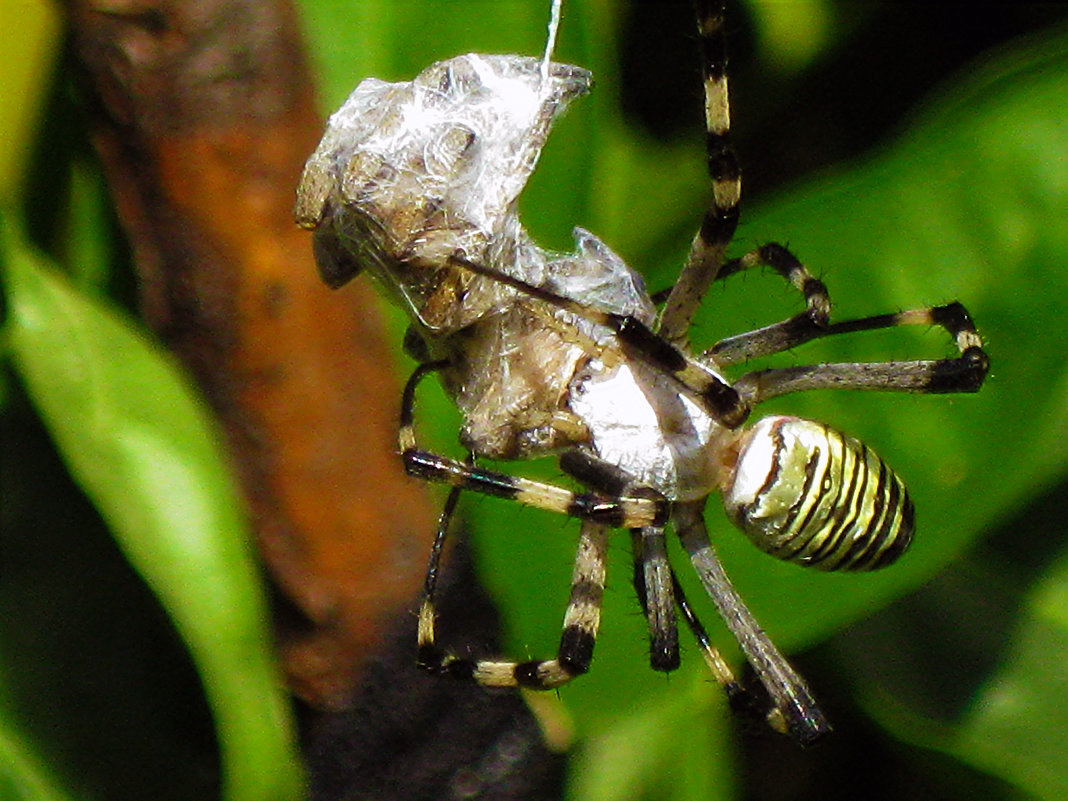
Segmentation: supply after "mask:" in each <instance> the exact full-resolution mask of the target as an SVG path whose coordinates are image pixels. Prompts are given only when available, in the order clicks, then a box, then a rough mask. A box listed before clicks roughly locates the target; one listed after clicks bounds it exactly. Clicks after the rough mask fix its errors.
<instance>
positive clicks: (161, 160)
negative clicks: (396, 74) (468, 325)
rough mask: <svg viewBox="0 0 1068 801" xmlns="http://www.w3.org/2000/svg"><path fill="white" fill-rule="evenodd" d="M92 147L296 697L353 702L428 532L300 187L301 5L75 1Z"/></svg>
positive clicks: (308, 104) (308, 123)
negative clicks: (229, 461)
mask: <svg viewBox="0 0 1068 801" xmlns="http://www.w3.org/2000/svg"><path fill="white" fill-rule="evenodd" d="M69 10H70V15H71V21H72V30H73V32H74V39H75V45H76V48H77V50H78V53H79V55H80V56H81V60H82V62H83V64H84V65H85V66H86V68H87V69H88V72H89V78H90V82H91V84H92V86H93V87H94V90H95V92H94V99H95V102H96V108H95V109H94V111H95V112H96V113H95V115H94V124H95V128H94V131H93V135H94V141H95V144H96V146H97V149H98V151H99V153H100V154H101V156H102V158H103V161H104V165H105V169H106V172H107V175H108V179H109V181H110V184H111V187H112V191H113V195H114V198H115V202H116V204H117V206H118V209H119V212H120V217H121V219H122V222H123V224H124V226H125V228H126V230H127V232H128V234H129V237H130V241H131V243H132V247H133V250H134V255H135V261H136V266H137V269H138V272H139V275H140V278H141V298H142V307H143V311H144V315H145V318H146V320H147V321H148V322H149V324H150V325H151V326H152V327H153V328H155V330H156V331H157V332H158V333H159V335H160V336H161V337H162V338H163V340H164V341H165V342H166V344H167V345H168V346H169V347H171V348H172V349H173V350H174V351H175V352H176V353H177V354H178V355H179V356H180V358H181V359H182V360H183V362H184V363H185V364H186V365H187V366H188V368H189V369H190V371H191V372H192V374H193V376H194V377H195V379H196V380H197V382H198V383H199V385H200V386H201V387H202V389H203V391H204V392H205V394H206V396H207V398H208V399H209V402H210V403H211V405H212V406H213V407H214V408H215V410H216V412H217V414H218V416H219V419H220V420H221V421H222V424H223V426H224V429H225V431H226V434H227V436H228V439H229V443H230V446H231V453H232V457H233V461H234V464H235V466H236V468H237V470H238V473H239V475H240V476H241V479H242V482H243V485H244V488H245V492H246V495H247V497H248V501H249V508H250V511H251V516H252V520H253V524H254V528H255V531H256V534H257V536H258V539H259V544H260V549H261V553H262V555H263V558H264V561H265V562H266V564H267V566H268V568H269V570H270V573H271V575H272V577H273V579H274V581H275V583H276V585H277V587H278V589H279V591H280V593H281V595H282V596H284V598H285V599H286V600H287V601H288V603H289V605H290V607H291V608H292V609H295V610H297V611H298V612H299V614H298V615H290V616H288V617H284V618H283V619H285V620H287V621H288V624H286V625H283V626H282V628H281V630H280V641H281V647H282V653H283V659H284V663H285V666H286V670H287V672H288V675H289V679H290V682H291V686H292V687H293V688H294V690H295V691H296V692H297V693H298V694H299V695H300V696H301V697H303V698H304V699H306V700H307V701H309V702H310V703H312V704H314V705H318V706H320V707H331V706H337V705H339V704H341V703H343V702H345V701H346V700H347V699H348V697H349V696H350V695H351V693H352V692H353V690H354V687H355V685H356V682H357V678H358V673H359V670H360V668H361V664H362V663H363V661H364V660H365V658H366V655H367V654H368V652H369V651H370V650H371V649H372V648H373V647H374V645H375V644H376V643H377V642H378V640H379V638H380V637H381V636H382V632H381V628H382V626H383V624H384V623H385V621H387V620H388V619H389V618H391V617H392V616H394V615H396V614H397V613H398V610H401V609H403V610H406V609H408V608H409V607H410V605H411V602H412V599H413V598H414V597H415V594H416V591H417V589H418V586H419V580H420V577H421V574H422V571H423V569H424V567H423V566H424V559H425V553H426V550H427V544H428V537H429V535H430V534H431V533H432V531H433V518H432V514H431V512H430V509H429V506H428V504H427V501H426V498H425V497H424V492H423V489H422V488H421V487H420V486H419V485H418V484H416V483H415V482H413V481H411V480H409V479H407V478H405V477H404V475H403V473H402V470H401V467H400V462H399V460H398V459H397V457H396V455H395V450H396V445H395V430H396V414H397V408H398V398H399V392H400V386H399V382H398V380H397V377H396V375H395V373H394V369H395V368H394V364H393V360H392V357H391V353H392V352H391V349H390V348H389V346H388V341H387V339H386V338H385V334H384V332H383V330H382V324H381V319H380V315H379V314H378V312H377V310H376V304H375V302H374V299H373V298H372V290H371V288H370V287H369V286H368V285H367V284H366V283H363V282H357V285H354V286H353V287H351V288H349V289H346V290H345V291H344V292H339V293H332V292H331V291H330V290H328V289H326V288H325V287H324V286H322V285H321V284H320V282H319V279H318V276H317V273H316V270H315V266H314V264H313V260H312V256H311V247H310V238H309V236H308V234H307V233H306V232H303V231H301V230H299V229H297V228H296V227H295V226H294V224H293V222H292V217H291V211H290V209H291V206H292V201H293V191H294V187H295V186H296V184H297V181H298V179H299V176H300V170H301V167H302V165H303V161H304V159H305V158H306V157H307V155H308V154H309V153H310V152H311V151H312V149H313V148H314V147H315V144H316V142H317V140H318V137H319V135H320V133H321V131H322V121H321V119H320V117H319V114H318V112H317V109H316V107H315V103H314V98H315V95H314V90H313V86H312V82H311V79H310V76H309V71H308V68H307V64H306V60H305V56H304V54H303V50H302V47H301V42H300V38H299V26H298V24H297V20H296V17H295V12H294V10H293V9H292V8H291V7H290V5H289V4H288V3H284V2H260V1H259V0H210V1H208V2H204V1H203V0H201V1H200V2H185V1H183V0H163V1H162V2H155V1H150V2H146V1H145V0H78V2H73V3H72V4H71V6H70V9H69Z"/></svg>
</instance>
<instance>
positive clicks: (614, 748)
mask: <svg viewBox="0 0 1068 801" xmlns="http://www.w3.org/2000/svg"><path fill="white" fill-rule="evenodd" d="M650 701H651V702H649V703H645V704H642V705H641V706H639V707H637V708H635V709H634V710H632V712H631V713H630V714H627V715H625V716H624V717H623V718H622V719H621V721H620V723H619V724H618V725H617V726H615V727H613V728H611V729H608V730H606V731H604V732H603V733H601V734H599V735H597V736H596V737H593V738H591V739H590V740H589V741H588V742H586V743H584V744H583V745H582V747H581V748H580V749H579V751H578V753H577V754H576V756H575V762H574V765H573V769H572V772H571V776H572V779H571V786H570V791H569V797H570V798H573V799H575V800H576V801H629V800H630V799H635V798H641V797H646V796H647V797H655V798H658V799H675V800H676V801H684V800H685V799H694V801H697V799H702V801H717V799H724V800H725V799H730V798H733V797H734V789H735V788H734V781H733V775H732V772H731V768H730V765H731V759H730V756H731V753H730V751H731V747H730V745H729V743H728V738H727V715H728V712H727V709H726V705H725V703H724V701H723V698H722V697H721V696H720V694H719V693H716V692H710V688H709V687H708V685H707V684H706V683H703V682H696V681H692V680H690V681H689V684H688V686H687V685H685V684H679V685H676V686H673V687H670V688H667V689H665V690H662V691H661V692H659V693H657V696H656V698H654V699H650Z"/></svg>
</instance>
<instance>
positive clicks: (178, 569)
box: [0, 230, 301, 801]
mask: <svg viewBox="0 0 1068 801" xmlns="http://www.w3.org/2000/svg"><path fill="white" fill-rule="evenodd" d="M0 233H3V234H4V237H3V242H2V243H0V247H2V248H3V250H2V251H0V252H2V258H3V278H4V286H5V290H6V296H7V306H8V321H7V327H8V336H9V341H10V347H11V352H12V355H13V357H14V362H15V367H16V370H17V372H18V374H19V376H20V377H21V378H22V380H23V382H24V383H25V385H26V388H27V390H28V392H29V395H30V397H31V398H32V399H33V402H34V404H35V405H36V407H37V409H38V411H39V413H40V415H41V417H42V419H43V420H44V421H45V423H46V425H47V427H48V429H49V430H50V432H51V434H52V437H53V438H54V440H55V442H56V444H57V446H58V447H59V450H60V451H61V453H62V454H63V457H64V459H65V461H66V462H67V465H68V467H69V469H70V471H71V474H72V475H73V476H74V478H75V480H76V481H77V482H78V483H79V484H80V485H81V486H82V488H83V489H84V491H85V492H86V494H87V495H88V496H89V497H90V498H91V499H92V501H93V503H94V504H95V505H96V507H97V509H98V510H99V511H100V513H101V515H102V516H103V518H104V519H105V520H106V521H107V523H108V525H109V527H110V529H111V530H112V532H113V533H114V536H115V538H116V540H117V541H118V543H119V545H120V547H121V549H122V550H123V552H124V553H125V554H126V557H127V558H128V559H129V561H130V563H131V564H132V565H133V567H134V568H135V569H136V570H137V571H138V573H140V575H141V576H142V577H143V578H144V580H145V581H146V583H147V584H148V585H149V586H150V587H151V588H152V590H153V591H154V592H155V593H156V595H157V596H158V597H159V599H160V601H161V603H162V604H163V606H164V607H165V609H166V610H167V612H168V614H169V615H170V616H171V618H172V620H173V621H174V624H175V626H176V627H177V629H178V631H179V633H180V634H181V636H182V637H183V638H184V639H185V642H186V644H187V646H188V647H189V650H190V652H191V654H192V656H193V659H194V661H195V663H196V665H197V667H198V670H199V672H200V673H201V676H202V679H203V682H204V688H205V691H206V693H207V696H208V700H209V703H210V704H211V706H212V709H213V711H214V714H215V720H216V726H217V731H218V738H219V742H220V747H221V749H222V760H223V768H224V797H226V798H227V799H233V801H259V800H260V799H283V798H296V797H298V796H299V795H300V787H301V780H300V774H299V770H298V768H297V760H296V757H295V753H294V743H293V736H292V722H291V720H290V718H289V710H288V701H287V698H286V695H285V693H284V692H283V690H282V685H281V680H280V677H279V676H278V674H277V668H276V665H275V661H274V655H273V650H272V641H271V635H270V629H269V625H268V619H267V610H266V603H265V599H264V593H263V588H262V586H261V583H260V579H259V574H258V570H257V567H256V563H255V559H254V557H253V555H252V552H251V548H250V545H249V542H248V536H247V532H246V528H245V521H244V519H243V516H242V511H241V509H242V507H241V503H240V501H239V499H238V496H237V494H236V492H235V490H234V486H233V482H232V479H231V477H230V475H229V473H228V471H227V468H226V461H225V457H224V456H223V453H222V450H221V448H220V445H219V442H218V439H217V432H216V430H215V428H214V426H213V424H212V422H211V420H210V418H209V415H208V414H207V413H206V411H205V409H204V408H203V406H202V405H201V404H200V402H199V401H198V400H197V398H196V395H195V393H194V392H193V391H192V390H191V388H190V386H189V384H188V382H187V381H186V380H185V378H184V377H183V376H182V375H181V373H180V371H179V370H178V368H177V367H176V365H175V364H174V362H173V360H172V359H171V357H169V356H168V355H167V354H166V353H164V352H163V351H162V350H161V349H160V348H159V347H158V346H156V345H154V344H153V343H151V342H150V341H149V340H148V339H147V338H146V337H145V336H144V335H143V334H142V333H141V332H140V331H139V330H138V329H137V328H136V327H135V326H134V325H132V324H131V323H130V322H129V321H127V320H125V319H124V318H123V317H122V316H121V315H120V314H119V313H118V312H117V311H116V310H115V309H113V308H111V307H109V306H108V305H107V304H105V303H104V302H103V301H101V300H97V299H93V298H90V297H88V296H84V295H81V294H78V293H77V292H76V291H75V290H74V289H73V288H72V287H71V286H70V284H69V283H68V281H67V280H66V279H65V278H64V277H63V276H62V275H60V274H59V273H57V272H56V271H55V270H54V269H53V268H52V267H51V266H49V265H48V264H47V262H46V260H45V259H44V258H43V257H42V256H40V255H38V254H36V253H35V252H33V251H32V250H30V249H29V248H28V247H27V246H26V245H24V244H23V243H22V242H20V241H18V240H16V239H15V238H13V237H12V236H11V232H10V230H4V231H2V232H0Z"/></svg>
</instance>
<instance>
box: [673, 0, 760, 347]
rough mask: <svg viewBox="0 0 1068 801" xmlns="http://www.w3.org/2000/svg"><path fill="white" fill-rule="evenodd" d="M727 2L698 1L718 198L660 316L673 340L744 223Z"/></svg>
mask: <svg viewBox="0 0 1068 801" xmlns="http://www.w3.org/2000/svg"><path fill="white" fill-rule="evenodd" d="M724 5H725V4H724V2H723V0H697V1H696V3H695V6H696V11H697V32H698V37H699V38H698V41H699V42H700V55H701V73H702V77H703V79H704V91H705V149H706V151H707V154H708V173H709V177H710V178H711V179H712V201H711V203H710V204H709V207H708V210H707V211H706V212H705V216H704V219H703V220H702V222H701V227H700V229H699V230H698V232H697V235H696V236H695V237H694V240H693V244H692V245H691V247H690V253H689V256H688V257H687V259H686V264H685V266H684V267H683V269H682V273H681V274H680V275H679V280H678V282H677V283H676V284H675V286H674V287H673V288H672V290H671V294H670V295H669V296H668V299H667V304H666V305H665V307H664V311H663V314H662V315H661V318H660V334H661V335H662V336H663V337H664V338H665V339H666V340H667V341H669V342H672V343H682V342H685V340H686V334H687V332H688V331H689V328H690V321H691V320H692V319H693V315H694V312H696V311H697V308H698V306H700V305H701V300H702V299H703V298H704V296H705V293H706V292H707V291H708V287H709V286H710V285H711V284H712V282H713V281H714V280H715V279H716V275H717V273H718V272H719V269H720V266H721V265H722V264H723V259H724V254H725V252H726V250H727V246H728V245H729V244H730V241H731V239H732V238H733V236H734V230H735V228H737V226H738V203H739V200H740V198H741V191H742V188H741V169H740V168H739V166H738V157H737V156H736V155H735V153H734V149H733V148H732V147H731V143H730V127H731V121H730V101H729V97H728V91H727V72H726V70H727V47H726V39H725V36H724V32H723V27H724Z"/></svg>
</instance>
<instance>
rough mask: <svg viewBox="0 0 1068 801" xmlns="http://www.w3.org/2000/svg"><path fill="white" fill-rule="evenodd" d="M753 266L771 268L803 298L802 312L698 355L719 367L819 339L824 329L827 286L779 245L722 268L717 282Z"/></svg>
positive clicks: (827, 318) (828, 311)
mask: <svg viewBox="0 0 1068 801" xmlns="http://www.w3.org/2000/svg"><path fill="white" fill-rule="evenodd" d="M754 267H770V268H771V269H773V270H774V271H775V272H776V273H778V274H779V275H780V276H782V277H783V278H784V279H785V280H787V281H789V282H790V284H791V285H793V286H794V287H795V288H796V289H797V290H798V291H799V292H801V293H802V294H803V295H804V296H805V306H806V308H805V311H803V312H801V313H800V314H798V315H795V316H793V317H791V318H790V319H788V320H783V321H782V322H779V323H775V324H774V325H769V326H765V327H764V328H760V329H758V330H756V331H750V332H748V333H745V334H740V335H738V336H734V337H730V338H728V339H724V340H722V341H720V342H718V343H716V345H714V346H713V347H712V348H711V349H709V350H707V351H705V352H704V353H703V354H701V358H702V359H708V360H710V361H711V362H712V363H714V364H716V365H717V366H720V367H725V366H727V365H731V364H736V363H738V362H741V361H747V360H749V359H755V358H757V357H760V356H766V355H769V354H771V353H779V352H780V351H783V350H788V349H789V348H792V347H794V346H795V345H797V344H799V343H800V342H807V341H808V340H810V339H813V338H815V337H818V336H820V335H821V333H822V332H823V331H825V330H826V329H827V326H828V324H829V321H830V316H831V299H830V296H829V295H828V294H827V287H826V286H825V285H824V283H823V282H822V281H820V280H819V279H818V278H816V277H814V276H813V275H812V273H810V272H809V271H808V269H807V268H806V267H805V265H804V264H802V263H801V261H800V260H799V259H798V258H797V257H796V256H794V254H792V253H791V252H790V251H789V250H787V249H786V248H784V247H783V246H782V245H779V244H776V243H774V242H772V243H769V244H767V245H761V246H760V247H759V248H757V249H756V250H752V251H750V252H749V253H746V254H745V255H744V256H742V257H741V258H738V259H732V260H731V261H729V262H727V263H726V264H724V265H723V269H722V270H720V272H719V275H718V276H716V277H717V279H725V278H728V277H729V276H732V275H734V274H736V273H740V272H743V271H744V270H750V269H753V268H754Z"/></svg>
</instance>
